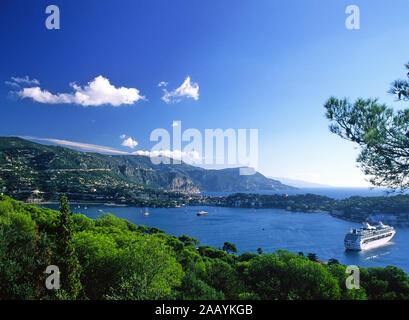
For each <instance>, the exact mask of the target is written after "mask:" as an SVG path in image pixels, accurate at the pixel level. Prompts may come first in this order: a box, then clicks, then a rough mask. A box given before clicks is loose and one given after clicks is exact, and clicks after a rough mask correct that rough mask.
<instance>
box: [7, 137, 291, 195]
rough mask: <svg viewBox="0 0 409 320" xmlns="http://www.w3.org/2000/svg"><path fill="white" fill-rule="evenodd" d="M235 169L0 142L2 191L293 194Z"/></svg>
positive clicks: (9, 139)
mask: <svg viewBox="0 0 409 320" xmlns="http://www.w3.org/2000/svg"><path fill="white" fill-rule="evenodd" d="M239 170H240V169H239V168H233V169H220V170H208V169H204V168H200V167H195V166H191V165H189V164H186V163H184V162H182V163H181V164H163V163H162V164H159V165H155V164H153V163H152V162H151V159H150V157H147V156H142V155H106V154H101V153H95V152H82V151H78V150H74V149H70V148H66V147H61V146H52V145H43V144H39V143H36V142H32V141H28V140H24V139H22V138H19V137H0V192H6V193H11V192H22V191H34V190H36V191H38V192H47V193H59V192H74V193H81V192H88V193H89V192H94V193H95V192H100V190H104V191H103V192H104V193H105V192H106V189H115V187H117V188H131V189H132V188H142V189H143V188H151V189H165V190H169V191H177V192H184V193H198V192H209V191H212V192H224V191H258V190H290V189H294V188H293V187H290V186H287V185H284V184H282V183H281V182H279V181H276V180H273V179H269V178H266V177H265V176H263V175H262V174H260V173H256V174H254V175H251V176H241V175H240V174H239ZM112 192H114V190H112Z"/></svg>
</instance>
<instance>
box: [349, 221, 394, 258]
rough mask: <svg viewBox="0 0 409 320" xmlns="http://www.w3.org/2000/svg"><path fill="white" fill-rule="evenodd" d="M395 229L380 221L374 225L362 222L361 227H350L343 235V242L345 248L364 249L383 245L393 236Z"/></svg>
mask: <svg viewBox="0 0 409 320" xmlns="http://www.w3.org/2000/svg"><path fill="white" fill-rule="evenodd" d="M395 233H396V231H395V229H394V228H393V227H391V226H386V225H384V224H383V223H382V222H379V224H378V225H377V226H376V227H374V226H371V225H369V223H366V222H365V223H364V226H363V227H362V228H361V229H351V230H350V231H349V232H348V233H347V234H346V236H345V240H344V244H345V248H346V249H347V250H358V251H360V250H366V249H372V248H376V247H379V246H381V245H384V244H385V243H387V242H388V241H389V240H391V239H392V238H393V236H394V235H395Z"/></svg>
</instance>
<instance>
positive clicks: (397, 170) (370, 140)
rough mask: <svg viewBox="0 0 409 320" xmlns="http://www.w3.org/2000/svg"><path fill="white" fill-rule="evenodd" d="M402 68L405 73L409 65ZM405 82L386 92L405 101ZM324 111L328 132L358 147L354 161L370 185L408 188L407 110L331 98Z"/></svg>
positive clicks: (408, 88)
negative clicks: (327, 121)
mask: <svg viewBox="0 0 409 320" xmlns="http://www.w3.org/2000/svg"><path fill="white" fill-rule="evenodd" d="M405 66H406V68H407V69H408V70H409V64H406V65H405ZM407 76H408V79H409V73H408V74H407ZM408 79H407V80H396V81H395V82H394V83H393V84H392V88H391V89H390V90H389V93H391V94H394V95H396V97H397V100H400V101H408V100H409V82H408ZM325 108H326V117H327V118H328V119H329V120H330V127H329V128H330V131H331V132H333V133H335V134H337V135H339V136H340V137H341V138H343V139H346V140H349V141H352V142H355V143H356V144H358V145H359V147H360V154H359V156H358V159H357V162H358V163H359V165H360V167H361V169H362V171H363V172H364V173H365V174H366V175H368V176H370V179H369V181H370V182H371V183H372V184H373V185H375V186H384V187H389V188H393V189H399V188H401V189H408V188H409V179H408V177H409V109H404V110H399V111H394V110H393V109H392V108H388V107H387V106H386V105H385V104H380V103H378V100H377V99H362V98H360V99H358V100H356V101H355V102H354V103H351V102H350V101H349V100H348V99H346V98H344V99H337V98H335V97H331V98H330V99H329V100H328V101H327V102H326V103H325Z"/></svg>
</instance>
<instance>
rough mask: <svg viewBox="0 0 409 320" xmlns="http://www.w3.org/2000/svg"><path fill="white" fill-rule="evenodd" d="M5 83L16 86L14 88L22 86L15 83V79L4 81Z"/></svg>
mask: <svg viewBox="0 0 409 320" xmlns="http://www.w3.org/2000/svg"><path fill="white" fill-rule="evenodd" d="M4 83H5V84H7V85H8V86H10V87H14V88H18V89H19V88H20V85H19V84H18V83H15V82H13V81H4Z"/></svg>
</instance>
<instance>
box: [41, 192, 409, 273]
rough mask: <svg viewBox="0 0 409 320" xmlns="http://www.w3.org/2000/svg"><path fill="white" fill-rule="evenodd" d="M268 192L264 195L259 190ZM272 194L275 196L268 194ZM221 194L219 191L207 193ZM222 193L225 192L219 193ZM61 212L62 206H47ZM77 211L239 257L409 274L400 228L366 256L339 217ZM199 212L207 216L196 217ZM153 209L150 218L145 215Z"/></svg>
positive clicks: (405, 232)
mask: <svg viewBox="0 0 409 320" xmlns="http://www.w3.org/2000/svg"><path fill="white" fill-rule="evenodd" d="M260 193H265V192H260ZM269 193H270V192H269ZM286 193H288V194H301V193H315V194H320V195H326V196H329V197H332V198H336V199H343V198H346V197H350V196H353V195H358V196H383V195H385V191H384V190H378V189H375V190H369V189H367V188H328V189H299V190H295V191H291V192H286ZM207 194H216V193H207ZM217 194H218V195H221V194H225V193H217ZM46 206H47V207H50V208H52V209H58V206H57V205H46ZM71 209H72V210H73V211H74V212H76V213H78V212H79V213H83V214H85V215H86V216H88V217H90V218H97V217H98V216H99V215H101V210H102V211H103V212H109V213H111V214H113V215H115V216H117V217H119V218H122V219H126V220H128V221H130V222H132V223H135V224H137V225H146V226H150V227H157V228H159V229H162V230H164V231H165V232H166V233H167V234H172V235H175V236H181V235H184V234H186V235H189V236H191V237H194V238H196V239H198V240H199V241H200V243H201V245H211V246H214V247H216V248H221V247H222V246H223V243H224V242H225V241H229V242H231V243H234V244H236V246H237V249H238V251H239V253H242V252H245V251H250V252H256V250H257V248H262V249H263V251H264V252H266V253H267V252H273V251H275V250H278V249H286V250H289V251H292V252H295V253H297V252H299V251H302V252H304V254H308V253H310V252H312V253H316V254H317V256H318V259H320V260H328V259H330V258H336V259H338V260H339V261H340V262H341V263H343V264H346V265H359V266H363V267H375V266H380V267H385V266H387V265H394V266H397V267H399V268H402V269H403V270H404V271H405V272H407V273H409V255H408V254H407V253H408V252H409V228H405V227H396V230H397V234H396V236H395V237H394V238H393V239H392V241H391V242H390V243H389V244H387V245H385V246H383V247H379V248H375V249H372V250H367V251H363V252H346V251H345V249H344V243H343V241H344V236H345V233H347V232H348V231H349V229H350V228H359V227H360V226H361V225H360V224H359V223H355V222H350V221H345V220H341V219H337V218H334V217H332V216H330V215H328V214H325V213H303V212H288V211H284V210H280V209H258V210H255V209H237V208H221V207H182V208H170V209H166V208H146V209H144V208H138V207H118V206H105V205H87V209H85V206H84V205H80V208H78V206H77V205H76V206H74V205H73V206H72V207H71ZM200 210H205V211H208V212H209V214H208V215H207V216H201V217H199V216H197V215H196V214H197V212H198V211H200ZM145 211H149V213H150V215H149V216H144V214H143V213H144V212H145Z"/></svg>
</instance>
